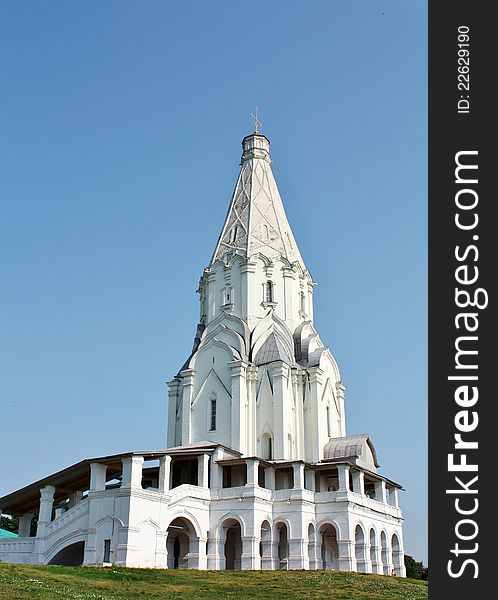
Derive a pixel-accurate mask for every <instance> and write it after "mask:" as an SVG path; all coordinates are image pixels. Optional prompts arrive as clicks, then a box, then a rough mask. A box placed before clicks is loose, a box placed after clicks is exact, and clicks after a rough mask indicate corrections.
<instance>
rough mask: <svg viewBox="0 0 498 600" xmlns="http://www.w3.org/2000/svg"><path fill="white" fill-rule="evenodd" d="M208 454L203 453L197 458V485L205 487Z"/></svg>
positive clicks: (207, 482)
mask: <svg viewBox="0 0 498 600" xmlns="http://www.w3.org/2000/svg"><path fill="white" fill-rule="evenodd" d="M208 478H209V454H207V453H204V454H201V455H200V456H199V458H198V459H197V485H198V486H199V487H204V488H207V487H208V484H209V479H208Z"/></svg>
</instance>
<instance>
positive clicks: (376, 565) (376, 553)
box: [370, 544, 384, 575]
mask: <svg viewBox="0 0 498 600" xmlns="http://www.w3.org/2000/svg"><path fill="white" fill-rule="evenodd" d="M370 554H371V555H372V554H373V560H372V559H371V562H372V573H377V575H382V574H383V572H384V571H383V569H382V561H381V559H380V546H378V545H377V544H376V545H374V546H370Z"/></svg>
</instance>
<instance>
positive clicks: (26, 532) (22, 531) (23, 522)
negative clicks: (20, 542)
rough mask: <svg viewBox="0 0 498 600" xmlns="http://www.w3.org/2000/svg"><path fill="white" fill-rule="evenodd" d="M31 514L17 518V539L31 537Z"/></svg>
mask: <svg viewBox="0 0 498 600" xmlns="http://www.w3.org/2000/svg"><path fill="white" fill-rule="evenodd" d="M32 518H33V513H32V512H27V513H24V514H23V515H21V516H20V517H19V537H29V536H30V535H31V519H32Z"/></svg>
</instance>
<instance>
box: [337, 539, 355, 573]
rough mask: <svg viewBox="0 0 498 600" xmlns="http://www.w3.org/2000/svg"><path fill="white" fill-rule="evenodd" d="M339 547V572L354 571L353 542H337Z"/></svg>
mask: <svg viewBox="0 0 498 600" xmlns="http://www.w3.org/2000/svg"><path fill="white" fill-rule="evenodd" d="M337 545H338V547H339V561H338V562H339V571H354V568H353V550H354V548H353V542H351V541H350V540H337Z"/></svg>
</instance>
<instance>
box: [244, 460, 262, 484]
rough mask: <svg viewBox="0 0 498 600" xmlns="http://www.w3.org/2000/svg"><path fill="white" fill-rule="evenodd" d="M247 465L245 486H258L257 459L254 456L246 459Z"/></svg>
mask: <svg viewBox="0 0 498 600" xmlns="http://www.w3.org/2000/svg"><path fill="white" fill-rule="evenodd" d="M246 465H247V483H246V486H259V482H258V467H259V460H257V459H256V458H248V459H246Z"/></svg>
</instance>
